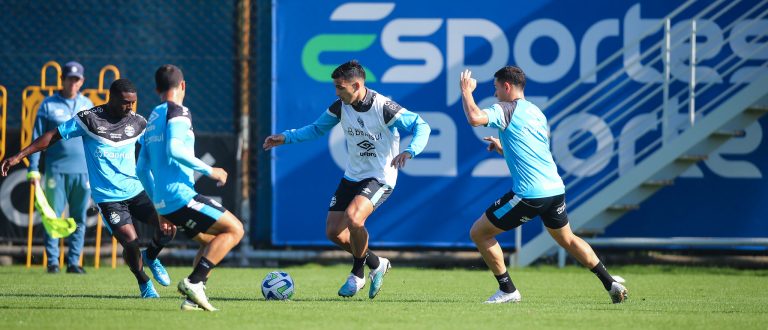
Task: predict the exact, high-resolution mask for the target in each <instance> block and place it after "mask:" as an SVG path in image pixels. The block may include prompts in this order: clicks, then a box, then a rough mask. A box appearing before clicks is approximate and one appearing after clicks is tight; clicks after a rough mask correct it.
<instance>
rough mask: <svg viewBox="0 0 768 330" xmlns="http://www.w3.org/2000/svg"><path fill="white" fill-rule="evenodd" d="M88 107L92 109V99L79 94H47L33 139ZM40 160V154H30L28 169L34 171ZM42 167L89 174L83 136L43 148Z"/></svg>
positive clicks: (51, 170)
mask: <svg viewBox="0 0 768 330" xmlns="http://www.w3.org/2000/svg"><path fill="white" fill-rule="evenodd" d="M90 108H93V102H91V100H90V99H88V98H87V97H85V96H83V95H82V94H77V96H76V97H74V98H72V99H65V98H64V97H62V96H61V94H60V93H56V94H54V95H53V96H49V97H46V98H45V100H43V103H41V104H40V108H39V109H38V110H37V117H35V127H34V129H33V131H32V140H35V139H37V138H39V137H40V136H41V135H43V134H45V132H48V131H50V130H52V129H54V128H56V127H58V126H59V125H61V124H63V123H64V122H65V121H67V120H70V119H72V117H74V116H76V115H77V113H78V112H80V111H83V110H88V109H90ZM39 162H40V153H37V152H36V153H34V154H31V155H29V169H28V171H30V172H31V171H37V170H38V164H39ZM44 168H45V172H46V173H49V172H56V173H88V169H87V165H86V164H85V154H84V153H83V139H82V138H79V137H77V138H72V139H70V140H67V141H59V143H56V144H54V145H52V146H50V147H49V148H48V149H46V150H45V166H44Z"/></svg>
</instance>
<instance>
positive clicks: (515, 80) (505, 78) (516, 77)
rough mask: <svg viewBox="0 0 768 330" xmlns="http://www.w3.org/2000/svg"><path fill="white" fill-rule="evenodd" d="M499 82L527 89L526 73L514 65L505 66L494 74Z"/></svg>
mask: <svg viewBox="0 0 768 330" xmlns="http://www.w3.org/2000/svg"><path fill="white" fill-rule="evenodd" d="M493 77H494V78H496V80H498V81H499V82H506V83H509V84H510V85H513V86H517V87H520V89H525V73H523V69H520V68H518V67H516V66H514V65H509V66H505V67H503V68H501V69H499V71H496V73H495V74H494V75H493Z"/></svg>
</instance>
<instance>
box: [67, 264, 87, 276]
mask: <svg viewBox="0 0 768 330" xmlns="http://www.w3.org/2000/svg"><path fill="white" fill-rule="evenodd" d="M67 274H80V275H83V274H85V269H83V267H80V266H78V265H69V266H67Z"/></svg>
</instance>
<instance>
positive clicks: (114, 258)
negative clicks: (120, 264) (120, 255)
mask: <svg viewBox="0 0 768 330" xmlns="http://www.w3.org/2000/svg"><path fill="white" fill-rule="evenodd" d="M115 268H117V240H116V239H115V238H114V237H112V269H115Z"/></svg>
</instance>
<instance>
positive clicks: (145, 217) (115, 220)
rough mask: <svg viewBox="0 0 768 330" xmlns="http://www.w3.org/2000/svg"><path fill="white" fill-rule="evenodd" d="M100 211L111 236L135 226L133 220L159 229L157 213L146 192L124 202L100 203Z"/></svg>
mask: <svg viewBox="0 0 768 330" xmlns="http://www.w3.org/2000/svg"><path fill="white" fill-rule="evenodd" d="M99 209H101V216H102V220H103V221H104V224H105V225H106V226H107V230H109V233H110V234H113V233H114V231H115V230H116V229H117V228H120V227H122V226H125V225H128V224H133V220H138V221H141V222H143V223H146V224H148V225H151V226H153V227H155V228H157V227H158V223H157V211H156V210H155V206H154V205H153V204H152V201H151V200H150V199H149V196H147V193H146V192H144V191H142V192H141V193H139V194H138V195H136V196H134V197H132V198H130V199H127V200H124V201H119V202H103V203H99Z"/></svg>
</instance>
